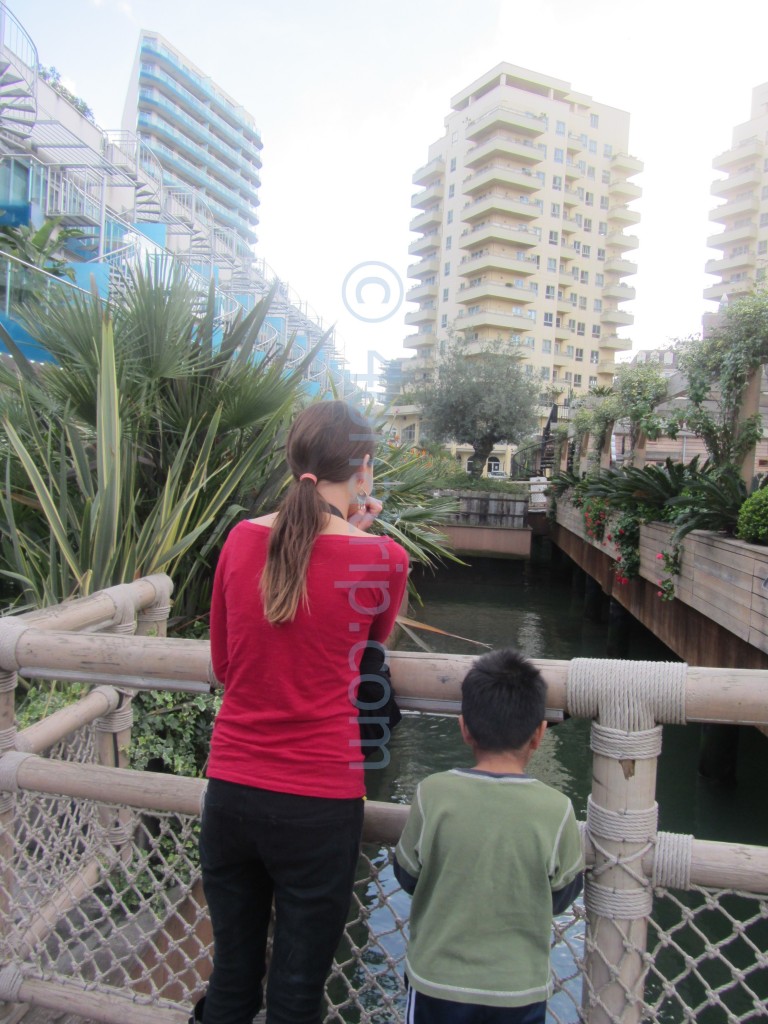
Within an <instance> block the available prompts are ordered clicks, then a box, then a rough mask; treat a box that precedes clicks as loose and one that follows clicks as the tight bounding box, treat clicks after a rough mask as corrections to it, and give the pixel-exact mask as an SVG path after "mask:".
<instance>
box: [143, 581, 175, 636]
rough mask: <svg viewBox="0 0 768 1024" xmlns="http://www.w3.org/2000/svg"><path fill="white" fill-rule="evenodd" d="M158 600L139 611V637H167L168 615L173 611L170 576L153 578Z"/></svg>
mask: <svg viewBox="0 0 768 1024" xmlns="http://www.w3.org/2000/svg"><path fill="white" fill-rule="evenodd" d="M153 582H154V584H155V591H156V594H157V596H156V598H155V602H154V604H151V605H149V606H148V607H145V608H139V609H138V622H137V625H136V635H137V636H167V635H168V615H169V613H170V611H171V593H172V592H173V581H172V580H171V579H170V577H169V576H163V577H153Z"/></svg>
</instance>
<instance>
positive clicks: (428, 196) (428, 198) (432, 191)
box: [411, 179, 445, 210]
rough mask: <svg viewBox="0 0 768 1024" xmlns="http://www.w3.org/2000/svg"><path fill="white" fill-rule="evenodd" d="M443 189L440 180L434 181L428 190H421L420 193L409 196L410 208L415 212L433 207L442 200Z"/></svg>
mask: <svg viewBox="0 0 768 1024" xmlns="http://www.w3.org/2000/svg"><path fill="white" fill-rule="evenodd" d="M444 189H445V186H444V183H443V181H442V179H440V180H439V181H436V182H435V183H434V185H430V186H429V187H428V188H425V189H422V190H421V192H417V193H416V194H415V195H413V196H411V206H412V207H414V208H415V209H417V210H426V209H428V208H429V207H430V206H434V205H435V204H437V203H439V202H440V200H441V199H442V198H443V191H444Z"/></svg>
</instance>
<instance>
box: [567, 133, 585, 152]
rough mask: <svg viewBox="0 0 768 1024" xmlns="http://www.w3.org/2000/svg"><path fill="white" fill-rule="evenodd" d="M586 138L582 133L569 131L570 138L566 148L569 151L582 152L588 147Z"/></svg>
mask: <svg viewBox="0 0 768 1024" xmlns="http://www.w3.org/2000/svg"><path fill="white" fill-rule="evenodd" d="M586 144H587V142H586V138H585V137H584V136H582V135H577V134H576V133H575V132H568V138H567V140H566V148H567V149H568V152H569V153H581V152H582V150H583V149H585V148H586Z"/></svg>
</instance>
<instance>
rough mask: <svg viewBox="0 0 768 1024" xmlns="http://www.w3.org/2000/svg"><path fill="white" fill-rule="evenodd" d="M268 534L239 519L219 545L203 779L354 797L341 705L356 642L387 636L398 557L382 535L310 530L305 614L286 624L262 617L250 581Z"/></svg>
mask: <svg viewBox="0 0 768 1024" xmlns="http://www.w3.org/2000/svg"><path fill="white" fill-rule="evenodd" d="M269 533H270V530H269V527H266V526H262V525H260V524H257V523H252V522H249V521H244V522H241V523H239V524H238V525H237V526H235V527H234V528H233V529H232V531H231V532H230V534H229V536H228V537H227V540H226V542H225V544H224V548H223V549H222V552H221V556H220V558H219V563H218V566H217V568H216V576H215V579H214V585H213V601H212V604H211V658H212V662H213V670H214V672H215V674H216V678H217V679H218V680H219V681H220V682H222V683H223V684H224V702H223V704H222V707H221V710H220V711H219V714H218V716H217V718H216V722H215V724H214V729H213V738H212V741H211V755H210V759H209V762H208V776H209V777H210V778H214V779H224V780H226V781H228V782H239V783H243V784H244V785H247V786H256V787H259V788H261V789H269V790H275V791H277V792H282V793H297V794H301V795H305V796H323V797H336V798H348V797H358V796H362V795H363V793H364V792H365V786H364V781H363V772H362V771H361V770H360V769H361V767H362V753H361V750H360V744H359V727H358V723H357V708H356V707H355V706H354V704H353V703H352V701H353V699H354V697H355V695H356V692H357V683H358V682H359V675H358V667H359V664H360V658H361V656H362V652H363V648H364V646H365V641H366V640H368V639H371V640H377V641H379V642H383V641H384V640H386V638H387V637H388V636H389V633H390V632H391V630H392V627H393V626H394V623H395V617H396V615H397V612H398V610H399V608H400V603H401V600H402V597H403V593H404V591H405V585H406V580H407V569H408V556H407V554H406V552H405V550H404V549H403V548H402V547H401V546H400V545H399V544H397V543H395V542H394V541H392V540H390V539H388V538H385V537H373V536H360V535H359V534H350V535H340V534H320V535H319V536H318V537H317V539H316V540H315V544H314V547H313V549H312V555H311V558H310V563H309V571H308V573H307V594H308V599H309V605H308V607H305V606H304V604H303V603H302V602H300V603H299V608H298V611H297V613H296V617H295V619H294V620H293V621H292V622H286V623H281V624H280V625H272V624H270V623H269V622H267V620H266V619H265V618H264V612H263V607H262V601H261V594H260V590H259V579H260V577H261V573H262V570H263V568H264V565H265V562H266V557H267V545H268V542H269Z"/></svg>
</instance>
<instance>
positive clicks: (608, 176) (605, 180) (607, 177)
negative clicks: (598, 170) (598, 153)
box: [600, 171, 611, 185]
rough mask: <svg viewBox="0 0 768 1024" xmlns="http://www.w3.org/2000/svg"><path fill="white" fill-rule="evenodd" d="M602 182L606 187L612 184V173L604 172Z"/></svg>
mask: <svg viewBox="0 0 768 1024" xmlns="http://www.w3.org/2000/svg"><path fill="white" fill-rule="evenodd" d="M600 180H601V181H602V183H603V184H604V185H610V184H611V172H610V171H603V173H602V176H601V178H600Z"/></svg>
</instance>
